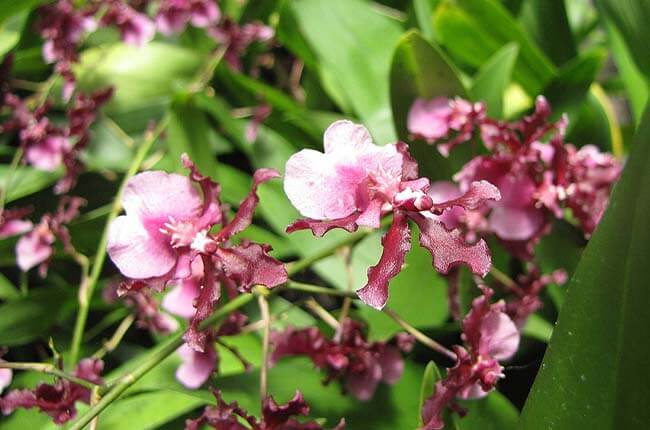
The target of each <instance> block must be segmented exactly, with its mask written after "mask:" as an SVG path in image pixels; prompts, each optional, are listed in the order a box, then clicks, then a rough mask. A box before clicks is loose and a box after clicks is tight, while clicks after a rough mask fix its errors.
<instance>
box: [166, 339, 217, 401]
mask: <svg viewBox="0 0 650 430" xmlns="http://www.w3.org/2000/svg"><path fill="white" fill-rule="evenodd" d="M176 352H177V353H178V355H180V356H181V359H182V360H183V364H181V365H180V366H179V367H178V369H176V379H178V381H179V382H180V383H181V384H183V385H184V386H185V387H187V388H189V389H192V390H194V389H197V388H199V387H200V386H201V385H203V383H205V381H207V380H208V378H210V375H212V372H214V370H215V368H216V365H217V352H216V351H215V349H214V347H213V346H212V345H210V346H208V347H207V348H206V351H205V352H197V351H195V350H193V349H192V348H190V347H189V346H188V345H187V344H183V346H181V347H180V348H178V350H177V351H176Z"/></svg>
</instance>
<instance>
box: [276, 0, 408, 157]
mask: <svg viewBox="0 0 650 430" xmlns="http://www.w3.org/2000/svg"><path fill="white" fill-rule="evenodd" d="M288 7H289V9H290V11H291V13H292V15H293V18H294V19H295V23H296V24H297V26H298V29H299V31H300V33H301V34H302V35H303V36H304V39H305V40H306V42H307V44H308V45H309V47H310V48H311V50H312V51H313V52H314V54H315V56H316V58H317V61H318V66H319V70H322V71H326V72H327V75H326V77H327V79H328V80H330V81H331V84H332V85H333V86H335V87H336V88H337V93H338V94H337V96H338V97H344V99H345V101H344V104H345V106H349V107H350V108H351V109H352V112H347V113H348V114H349V113H354V114H356V115H358V117H359V119H360V120H361V122H362V123H363V124H364V125H366V126H367V127H368V129H369V130H370V132H371V133H372V135H373V137H374V138H375V140H376V142H378V143H379V144H384V143H388V142H392V141H394V140H395V131H394V129H393V124H392V121H391V112H390V105H389V100H388V72H389V67H390V58H391V53H392V50H393V47H394V46H395V45H396V43H397V40H398V39H399V37H400V35H401V29H400V26H399V25H398V23H397V22H395V21H394V20H392V19H390V18H388V17H387V16H386V15H383V14H381V13H379V12H377V11H376V10H375V9H374V8H373V7H372V5H371V4H370V2H366V1H362V0H329V1H327V2H322V1H320V0H296V1H292V2H288ZM321 78H323V75H321ZM323 84H324V85H323V86H324V87H326V88H327V85H325V82H323ZM332 85H330V87H331V86H332ZM333 98H334V99H336V98H337V97H333Z"/></svg>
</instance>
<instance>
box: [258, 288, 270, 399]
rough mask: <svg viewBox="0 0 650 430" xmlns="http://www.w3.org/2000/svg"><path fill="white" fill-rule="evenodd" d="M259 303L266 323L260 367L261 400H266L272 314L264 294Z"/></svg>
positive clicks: (260, 296)
mask: <svg viewBox="0 0 650 430" xmlns="http://www.w3.org/2000/svg"><path fill="white" fill-rule="evenodd" d="M257 303H258V305H259V307H260V314H261V316H262V321H264V331H263V332H262V363H261V366H260V399H264V398H266V395H267V392H268V391H267V385H268V371H269V363H268V360H269V336H270V335H271V314H270V312H269V302H268V300H267V299H266V296H265V295H264V294H259V295H258V296H257Z"/></svg>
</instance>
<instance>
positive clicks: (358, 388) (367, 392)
mask: <svg viewBox="0 0 650 430" xmlns="http://www.w3.org/2000/svg"><path fill="white" fill-rule="evenodd" d="M381 372H382V370H381V366H380V365H379V364H378V363H374V362H373V363H372V364H371V366H370V369H367V370H366V371H365V372H362V373H350V374H348V375H347V376H346V377H345V380H344V384H343V385H344V386H345V390H346V391H347V392H349V393H350V394H352V395H353V396H354V397H356V398H357V399H359V400H361V401H367V400H370V399H371V398H372V395H373V394H375V391H376V390H377V385H379V381H380V380H381Z"/></svg>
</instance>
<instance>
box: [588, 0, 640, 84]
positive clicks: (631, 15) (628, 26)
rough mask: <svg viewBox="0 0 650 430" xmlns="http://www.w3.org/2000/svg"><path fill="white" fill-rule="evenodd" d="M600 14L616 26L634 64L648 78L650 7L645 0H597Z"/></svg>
mask: <svg viewBox="0 0 650 430" xmlns="http://www.w3.org/2000/svg"><path fill="white" fill-rule="evenodd" d="M596 3H597V4H598V6H599V9H600V11H601V12H602V14H603V15H604V16H605V17H606V18H607V19H608V20H611V22H612V23H613V24H614V25H615V26H616V28H617V29H618V31H619V32H620V34H621V36H622V37H623V40H625V43H626V45H627V47H628V49H629V52H630V54H631V57H632V59H633V60H634V62H635V63H636V66H637V67H638V68H639V70H641V72H642V73H643V74H644V75H645V77H646V80H647V79H650V56H649V55H648V40H650V28H648V22H650V8H649V7H648V2H647V1H646V0H598V1H597V2H596Z"/></svg>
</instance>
